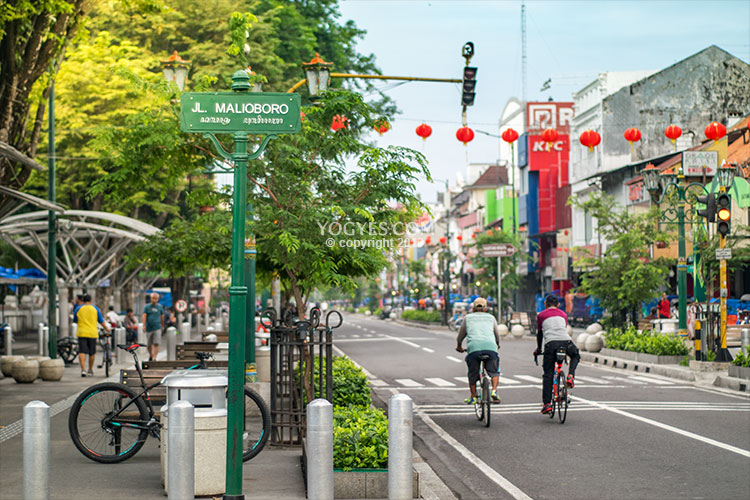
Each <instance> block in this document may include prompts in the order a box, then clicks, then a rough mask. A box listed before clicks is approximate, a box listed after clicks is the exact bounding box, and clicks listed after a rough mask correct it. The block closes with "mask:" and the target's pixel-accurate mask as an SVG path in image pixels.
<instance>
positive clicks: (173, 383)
mask: <svg viewBox="0 0 750 500" xmlns="http://www.w3.org/2000/svg"><path fill="white" fill-rule="evenodd" d="M162 384H163V385H164V386H165V387H166V388H167V404H166V405H165V406H162V408H161V423H162V428H161V481H162V484H163V485H164V490H165V492H168V491H169V484H168V482H167V477H168V471H167V465H168V462H169V460H168V453H169V450H168V446H167V444H168V441H169V440H168V438H167V436H168V433H169V405H170V404H171V403H173V402H174V401H179V400H182V401H188V402H189V403H191V404H192V405H193V406H194V407H195V495H196V496H211V495H221V494H223V493H224V490H225V480H226V453H227V398H226V391H227V385H228V377H227V370H176V371H174V372H172V373H170V374H169V375H167V376H166V377H164V378H163V379H162Z"/></svg>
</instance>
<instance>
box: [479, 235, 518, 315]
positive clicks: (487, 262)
mask: <svg viewBox="0 0 750 500" xmlns="http://www.w3.org/2000/svg"><path fill="white" fill-rule="evenodd" d="M490 243H510V244H511V245H513V246H514V247H516V249H517V250H520V249H521V240H520V238H519V237H518V235H513V234H512V233H506V232H505V231H502V230H492V231H488V233H484V232H482V233H477V237H476V248H477V250H478V253H477V255H476V257H474V259H473V260H472V264H473V266H474V279H475V283H476V282H480V283H481V285H480V286H479V287H478V288H479V294H480V295H482V296H484V297H496V296H497V257H482V252H481V248H482V245H486V244H490ZM526 258H527V255H526V254H525V253H523V252H516V261H518V260H520V259H526ZM513 262H514V260H513V258H512V257H503V258H502V259H501V261H500V267H501V271H502V273H503V280H502V289H501V292H502V294H503V301H510V302H512V301H513V296H514V293H515V290H516V289H517V288H518V284H519V277H518V274H517V273H516V269H515V267H514V266H513Z"/></svg>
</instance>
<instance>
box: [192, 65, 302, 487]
mask: <svg viewBox="0 0 750 500" xmlns="http://www.w3.org/2000/svg"><path fill="white" fill-rule="evenodd" d="M232 90H233V92H202V93H197V92H186V93H184V94H182V97H181V99H180V128H181V129H182V131H183V132H192V133H202V134H203V135H204V136H205V137H207V138H208V139H210V140H211V142H212V143H213V144H214V146H216V149H217V150H218V152H219V154H220V155H221V156H222V157H224V158H226V159H227V160H229V161H231V162H232V163H233V164H234V197H233V204H234V206H233V207H232V285H231V286H230V287H229V388H228V392H227V406H228V409H227V465H226V470H227V477H226V492H225V493H224V499H225V500H242V499H244V498H245V496H244V495H243V494H242V434H243V431H244V429H243V425H244V404H245V398H244V396H245V392H244V388H245V330H246V327H247V318H246V312H247V304H246V299H247V295H248V291H247V287H246V286H245V273H244V259H243V254H244V252H245V217H246V213H245V210H246V206H247V162H248V161H249V160H254V159H256V158H258V156H260V154H261V153H262V152H263V150H264V149H265V147H266V145H267V144H268V142H269V141H270V140H271V139H272V138H274V137H276V135H278V134H293V133H296V132H299V130H300V97H299V95H298V94H274V93H250V92H248V90H250V82H249V76H248V74H247V72H245V71H242V70H240V71H237V72H235V73H234V75H232ZM221 133H233V134H234V151H233V152H232V153H230V152H228V151H227V150H225V149H224V148H223V147H222V145H221V143H220V142H219V141H218V139H217V138H216V136H215V135H214V134H221ZM250 134H252V135H265V137H264V138H263V141H261V143H260V146H259V147H258V149H257V150H255V152H253V153H250V154H248V152H247V144H248V142H249V141H248V135H250Z"/></svg>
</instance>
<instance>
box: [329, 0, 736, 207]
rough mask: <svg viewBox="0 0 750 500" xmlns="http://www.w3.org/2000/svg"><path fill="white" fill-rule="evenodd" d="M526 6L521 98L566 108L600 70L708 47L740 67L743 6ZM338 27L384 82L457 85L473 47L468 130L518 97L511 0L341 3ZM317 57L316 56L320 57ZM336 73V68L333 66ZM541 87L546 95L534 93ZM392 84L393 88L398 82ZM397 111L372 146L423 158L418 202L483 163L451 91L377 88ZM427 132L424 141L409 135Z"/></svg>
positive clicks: (487, 156)
mask: <svg viewBox="0 0 750 500" xmlns="http://www.w3.org/2000/svg"><path fill="white" fill-rule="evenodd" d="M525 5H526V54H527V89H526V97H527V100H529V101H534V100H543V101H546V100H547V99H548V98H549V97H552V98H553V99H554V100H557V101H572V97H571V94H572V93H573V92H575V91H577V90H579V89H581V88H582V87H584V86H585V85H586V84H588V83H590V82H591V81H592V80H594V79H595V78H596V76H597V74H598V73H600V72H606V71H632V70H659V69H663V68H666V67H668V66H670V65H671V64H674V63H676V62H678V61H680V60H682V59H685V58H687V57H689V56H690V55H692V54H695V53H696V52H699V51H701V50H703V49H705V48H706V47H708V46H710V45H717V46H719V47H721V48H722V49H724V50H726V51H727V52H729V53H731V54H733V55H734V56H736V57H738V58H740V59H742V60H744V61H745V62H748V63H750V0H736V1H708V2H707V1H695V0H679V1H678V0H669V1H632V0H631V1H595V0H589V1H578V2H572V1H541V0H538V1H534V0H527V1H526V2H525ZM339 10H340V13H341V18H340V21H341V22H342V23H343V22H345V21H347V20H352V21H354V23H355V24H356V25H357V27H358V28H360V29H362V30H365V31H366V32H367V33H366V35H365V36H364V38H363V39H362V40H360V41H359V42H358V44H357V47H356V48H357V50H358V51H359V52H360V53H362V54H370V53H372V54H374V55H375V58H376V64H377V66H378V67H379V68H380V70H381V71H382V73H383V74H384V75H392V76H417V77H432V78H459V79H460V78H461V77H462V75H463V66H464V64H465V61H464V59H463V57H461V48H462V47H463V45H464V44H465V43H466V42H468V41H471V42H473V43H474V46H475V56H474V58H473V59H472V60H471V65H472V66H476V67H478V72H477V88H476V100H475V102H474V106H472V107H469V108H468V112H467V115H468V125H469V127H471V128H472V129H474V131H475V132H477V131H485V132H488V133H492V134H498V121H499V118H500V115H501V114H502V112H503V109H504V108H505V104H506V102H507V100H508V99H509V98H511V97H517V98H518V99H520V98H521V95H522V92H521V87H522V85H521V82H522V78H521V1H520V0H505V1H490V0H487V1H471V0H465V1H457V0H443V1H440V0H431V1H424V0H340V3H339ZM321 56H322V57H323V58H324V59H325V54H321ZM334 71H335V68H334ZM548 78H551V79H552V81H551V88H550V89H549V90H547V91H544V92H541V91H540V89H541V87H542V85H543V83H544V82H545V81H546V80H547V79H548ZM398 83H400V82H398ZM376 86H377V87H380V88H384V89H386V90H385V93H386V94H387V95H389V96H390V97H391V98H392V99H394V100H395V102H396V104H397V106H398V108H399V110H400V112H401V113H400V114H399V115H398V116H397V117H396V118H395V119H394V120H393V121H392V123H391V125H392V129H391V130H390V131H388V132H386V133H385V134H383V135H382V136H381V137H378V134H377V133H376V132H373V139H374V140H376V143H377V145H378V146H381V147H386V146H389V145H398V146H405V147H410V148H413V149H416V150H418V151H420V152H422V153H423V154H425V156H426V157H427V160H428V162H429V167H430V171H431V173H432V177H433V178H434V179H435V182H434V183H429V182H427V181H424V180H423V181H420V182H419V183H418V185H417V192H418V193H420V194H421V196H422V199H423V200H424V201H427V202H434V201H435V199H436V193H437V192H438V191H440V190H442V189H443V186H444V181H445V180H446V179H448V180H449V181H450V183H451V185H453V184H455V182H456V173H457V172H462V173H463V172H464V171H465V170H466V165H467V164H468V163H493V162H495V161H496V160H497V159H498V146H499V141H500V139H497V138H494V137H490V136H487V135H483V134H481V133H476V135H475V138H474V140H473V141H472V142H470V143H469V144H468V146H464V145H463V144H461V143H460V142H459V141H458V140H457V139H456V135H455V134H456V130H457V129H458V128H459V127H460V126H461V105H460V100H461V90H460V84H454V83H423V82H409V83H405V84H397V82H383V81H378V82H376ZM420 123H427V124H428V125H430V126H431V127H432V130H433V132H432V136H430V137H429V138H428V139H427V140H426V141H423V140H422V139H421V138H420V137H418V136H417V135H416V132H415V129H416V127H417V126H418V125H419V124H420Z"/></svg>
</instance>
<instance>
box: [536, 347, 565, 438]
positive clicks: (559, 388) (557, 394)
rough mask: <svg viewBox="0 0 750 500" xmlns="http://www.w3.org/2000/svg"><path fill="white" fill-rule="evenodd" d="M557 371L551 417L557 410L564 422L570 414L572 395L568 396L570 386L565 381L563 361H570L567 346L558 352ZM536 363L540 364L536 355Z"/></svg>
mask: <svg viewBox="0 0 750 500" xmlns="http://www.w3.org/2000/svg"><path fill="white" fill-rule="evenodd" d="M556 356H557V357H556V360H555V373H554V374H553V376H552V411H551V412H550V414H549V418H555V411H557V417H558V418H559V419H560V423H561V424H564V423H565V419H566V418H567V416H568V405H570V397H569V396H568V386H567V385H566V383H565V370H563V369H562V365H563V363H567V362H568V354H567V352H566V350H565V347H560V348H559V349H558V350H557V353H556ZM534 363H536V364H537V365H539V362H538V361H537V357H536V356H534Z"/></svg>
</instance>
